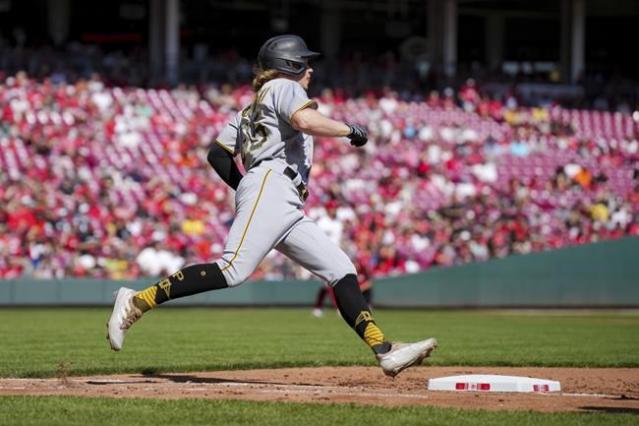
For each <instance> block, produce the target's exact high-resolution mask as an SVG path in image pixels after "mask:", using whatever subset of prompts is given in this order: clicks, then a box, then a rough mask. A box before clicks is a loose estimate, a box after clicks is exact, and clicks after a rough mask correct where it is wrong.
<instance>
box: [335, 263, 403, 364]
mask: <svg viewBox="0 0 639 426" xmlns="http://www.w3.org/2000/svg"><path fill="white" fill-rule="evenodd" d="M333 289H334V291H335V301H336V302H337V308H338V309H339V311H340V313H341V314H342V317H343V318H344V320H345V321H346V322H347V323H348V325H350V326H351V328H352V329H353V330H355V332H356V333H357V335H358V336H359V337H361V338H362V339H363V340H364V341H365V342H366V344H367V345H368V346H369V347H370V348H371V349H372V350H373V351H374V352H375V353H376V354H383V353H386V352H388V351H389V350H390V348H391V344H390V342H388V341H387V340H386V339H385V337H384V333H382V331H381V330H380V329H379V327H377V325H376V324H375V321H374V320H373V315H372V314H371V312H370V310H369V308H368V304H367V303H366V301H365V300H364V296H362V292H361V291H360V289H359V285H357V277H356V276H355V275H354V274H348V275H346V276H345V277H344V278H342V279H341V280H339V281H338V282H337V284H335V287H333Z"/></svg>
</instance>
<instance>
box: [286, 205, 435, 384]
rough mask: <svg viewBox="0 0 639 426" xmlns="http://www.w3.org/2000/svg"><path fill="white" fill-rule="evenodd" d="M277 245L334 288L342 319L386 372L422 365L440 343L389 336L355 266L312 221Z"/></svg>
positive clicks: (298, 225) (300, 225) (297, 227)
mask: <svg viewBox="0 0 639 426" xmlns="http://www.w3.org/2000/svg"><path fill="white" fill-rule="evenodd" d="M275 248H276V249H277V250H278V251H280V252H281V253H283V254H285V255H286V256H288V257H289V258H291V259H292V260H294V261H296V262H297V263H299V264H300V265H302V266H303V267H305V268H306V269H308V270H309V271H311V272H312V273H314V274H315V275H317V276H318V277H320V278H321V279H323V280H325V281H326V282H328V283H329V284H330V285H331V286H332V287H333V291H334V294H335V302H336V304H337V308H338V309H339V311H340V313H341V314H342V318H344V320H345V321H346V322H347V323H348V325H349V326H350V327H351V328H352V329H353V330H355V332H356V333H357V335H358V336H359V337H360V338H361V339H362V340H364V342H366V344H367V345H368V346H369V347H370V348H371V349H372V350H373V352H374V353H375V355H376V357H377V360H378V361H379V363H380V366H381V367H382V369H383V370H384V373H385V374H386V375H389V376H395V375H396V374H398V373H399V372H400V371H402V370H404V369H405V368H408V367H410V366H412V365H415V364H419V363H420V362H421V361H422V360H423V359H424V358H426V357H427V356H429V355H430V353H431V351H432V350H433V349H434V348H435V347H436V346H437V341H436V340H435V339H427V340H423V341H420V342H416V343H410V344H403V343H391V342H390V341H389V340H387V339H386V337H385V336H384V333H383V332H382V330H381V329H380V328H379V327H378V326H377V324H376V323H375V320H374V319H373V315H372V313H371V311H370V309H369V307H368V304H367V303H366V300H365V299H364V296H363V295H362V292H361V290H360V288H359V284H358V282H357V275H356V273H357V272H356V270H355V266H353V263H352V262H351V261H350V259H349V258H348V256H347V255H346V253H344V251H343V250H342V249H340V248H339V247H338V246H336V245H335V244H334V243H333V242H332V241H331V240H330V239H329V238H328V236H326V234H325V233H324V232H323V231H322V230H321V229H320V228H319V227H318V226H317V224H316V223H315V222H313V221H312V220H310V219H308V218H306V217H305V218H304V219H302V220H301V221H299V222H298V223H296V224H295V226H294V227H293V229H292V230H291V232H290V233H289V234H288V235H287V236H286V238H284V239H283V240H282V241H281V242H280V243H279V244H278V245H277V246H276V247H275Z"/></svg>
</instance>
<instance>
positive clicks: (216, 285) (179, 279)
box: [133, 263, 228, 312]
mask: <svg viewBox="0 0 639 426" xmlns="http://www.w3.org/2000/svg"><path fill="white" fill-rule="evenodd" d="M226 287H228V284H227V283H226V278H224V275H222V271H220V267H219V266H217V263H200V264H197V265H191V266H187V267H186V268H183V269H180V270H179V271H177V272H176V273H174V274H172V275H169V276H168V277H166V278H164V279H162V280H160V281H159V282H157V283H155V284H153V285H152V286H151V287H148V288H147V289H145V290H142V291H140V292H138V293H137V294H136V295H135V297H134V298H133V303H134V304H135V306H137V307H138V308H139V309H141V310H142V312H146V311H148V310H149V309H152V308H155V307H156V306H157V305H159V304H161V303H164V302H166V301H167V300H171V299H177V298H179V297H184V296H191V295H193V294H198V293H203V292H205V291H209V290H218V289H221V288H226Z"/></svg>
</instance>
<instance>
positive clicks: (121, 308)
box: [107, 287, 142, 351]
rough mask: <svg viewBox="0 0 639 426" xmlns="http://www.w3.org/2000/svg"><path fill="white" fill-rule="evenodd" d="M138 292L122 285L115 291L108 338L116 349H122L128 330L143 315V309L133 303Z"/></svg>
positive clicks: (108, 325) (108, 324) (112, 347)
mask: <svg viewBox="0 0 639 426" xmlns="http://www.w3.org/2000/svg"><path fill="white" fill-rule="evenodd" d="M136 293H137V292H136V291H135V290H132V289H130V288H126V287H120V289H119V290H118V291H117V292H115V293H114V296H115V303H114V304H113V312H112V313H111V318H109V322H108V323H107V339H108V340H109V344H110V345H111V349H113V350H114V351H119V350H120V349H122V345H123V344H124V335H125V334H126V331H127V330H128V329H129V328H130V327H131V326H132V325H133V323H134V322H136V321H137V320H139V319H140V317H141V316H142V311H141V310H140V309H138V308H137V307H136V306H135V305H134V304H133V296H135V294H136Z"/></svg>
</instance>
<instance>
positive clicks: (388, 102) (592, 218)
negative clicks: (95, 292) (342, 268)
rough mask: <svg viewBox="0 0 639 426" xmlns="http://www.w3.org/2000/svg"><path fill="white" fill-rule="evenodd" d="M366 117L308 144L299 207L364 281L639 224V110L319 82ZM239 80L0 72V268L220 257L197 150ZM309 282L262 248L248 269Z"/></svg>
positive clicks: (60, 270) (210, 189)
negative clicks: (307, 172)
mask: <svg viewBox="0 0 639 426" xmlns="http://www.w3.org/2000/svg"><path fill="white" fill-rule="evenodd" d="M318 97H319V101H320V105H321V106H320V108H321V109H322V112H324V113H326V114H329V115H331V116H333V117H335V118H338V119H347V120H348V121H356V122H361V123H366V124H367V125H368V127H369V131H370V142H369V143H368V144H367V145H366V146H365V147H364V149H361V150H354V149H352V148H351V147H350V146H349V145H348V144H347V143H343V141H336V140H329V139H319V140H317V141H316V149H315V162H314V164H315V165H314V167H313V170H312V177H311V182H310V191H311V196H310V198H309V200H308V201H307V211H308V213H309V215H310V216H311V217H313V218H315V219H316V220H317V221H318V222H319V223H320V226H322V227H323V228H324V229H325V230H326V231H327V233H329V234H333V235H335V236H336V238H338V239H340V240H341V241H342V243H341V244H342V246H343V247H344V248H345V250H346V251H347V253H348V254H349V255H351V257H352V258H353V259H355V260H356V264H357V266H358V268H359V269H360V271H361V272H362V273H363V274H364V275H366V276H373V277H379V276H384V275H392V274H400V273H411V272H416V271H419V270H423V269H426V268H429V267H432V266H450V265H458V264H463V263H467V262H474V261H483V260H487V259H489V258H494V257H504V256H509V255H512V254H526V253H531V252H538V251H542V250H547V249H553V248H559V247H565V246H570V245H576V244H585V243H589V242H594V241H599V240H605V239H615V238H620V237H623V236H627V235H639V170H638V168H637V164H639V161H638V160H639V142H638V139H639V117H637V116H636V115H635V117H634V118H633V116H632V115H631V114H624V113H620V112H616V113H610V112H599V111H588V110H567V109H563V108H561V107H559V106H548V107H544V108H532V107H526V106H523V105H521V102H520V101H519V100H518V99H517V96H516V95H515V94H511V95H509V96H507V97H505V98H491V97H489V96H486V95H485V94H483V93H482V91H481V90H480V88H479V87H477V85H476V84H475V83H474V82H473V81H468V82H467V83H466V84H465V85H464V86H463V87H461V88H460V89H459V90H458V91H453V90H451V89H446V90H443V91H441V92H438V91H432V92H430V93H427V94H424V95H423V100H421V101H415V100H406V99H405V98H404V97H402V96H400V95H399V94H398V93H397V92H394V91H392V90H390V89H387V90H383V91H379V92H368V93H366V94H365V95H363V96H360V97H351V96H348V95H347V94H346V93H345V92H343V91H340V90H335V91H331V90H328V89H325V90H323V91H322V92H321V93H320V94H319V96H318ZM251 99H252V92H251V90H250V88H249V87H247V86H237V85H236V86H230V85H223V86H221V87H217V86H207V87H206V88H204V89H201V90H196V89H193V88H188V87H178V88H176V89H173V90H156V89H142V88H120V87H110V86H107V85H105V84H104V83H103V82H102V81H101V80H100V79H99V78H91V79H88V80H83V79H80V80H77V81H76V82H75V83H67V82H63V81H56V80H54V79H44V80H42V81H40V80H35V79H32V78H30V77H28V76H27V74H26V73H17V74H16V75H12V76H8V77H6V78H5V79H4V81H3V82H2V84H0V123H1V124H0V165H1V167H0V201H1V203H0V278H15V277H19V276H34V277H38V278H52V277H63V276H64V277H69V276H71V277H108V278H114V279H119V278H127V279H128V278H137V277H142V276H158V275H164V274H167V273H172V272H174V270H176V269H178V268H179V267H181V266H182V265H184V264H188V263H194V262H203V261H210V260H211V259H214V258H217V257H218V256H219V255H220V254H221V252H222V248H223V244H224V238H225V236H226V234H227V231H228V226H229V224H230V221H231V219H232V215H233V210H232V209H233V197H232V191H231V190H229V189H227V188H226V186H225V184H224V183H223V182H222V181H221V180H220V179H218V178H217V177H216V176H215V173H214V172H213V171H212V170H211V169H210V168H209V167H208V165H207V163H206V160H205V157H206V151H207V148H208V146H209V144H210V143H211V141H212V140H213V139H214V138H215V136H216V134H217V133H218V132H219V131H220V129H221V128H222V126H223V125H224V124H225V123H226V121H227V120H228V118H229V117H230V115H231V114H233V113H235V111H237V110H238V109H239V108H241V107H243V106H244V105H247V104H248V103H249V102H250V101H251ZM294 276H296V277H305V276H306V275H305V272H304V271H301V270H299V269H297V268H296V267H294V266H293V264H292V263H290V262H288V261H287V260H286V259H285V258H284V257H283V256H281V255H279V254H277V253H275V254H272V255H269V256H268V258H267V259H266V260H265V262H263V264H262V265H261V266H260V268H259V269H258V271H256V273H255V274H254V277H253V278H256V279H257V278H259V279H280V278H282V277H294Z"/></svg>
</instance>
